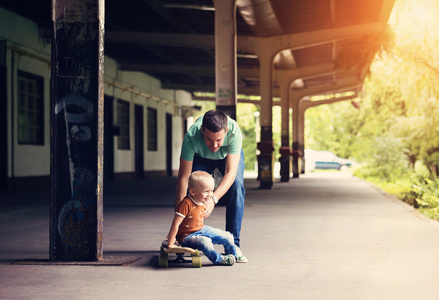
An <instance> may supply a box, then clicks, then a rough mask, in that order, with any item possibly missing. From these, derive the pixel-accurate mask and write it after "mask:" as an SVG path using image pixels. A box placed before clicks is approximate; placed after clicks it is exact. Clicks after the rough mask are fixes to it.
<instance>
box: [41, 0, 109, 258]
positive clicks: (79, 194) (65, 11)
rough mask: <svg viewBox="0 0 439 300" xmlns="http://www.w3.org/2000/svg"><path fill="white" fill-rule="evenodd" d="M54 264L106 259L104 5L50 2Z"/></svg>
mask: <svg viewBox="0 0 439 300" xmlns="http://www.w3.org/2000/svg"><path fill="white" fill-rule="evenodd" d="M52 1H53V2H52V10H53V11H52V16H53V19H52V21H53V38H52V112H51V119H52V131H51V180H52V190H51V206H50V260H52V261H99V260H102V259H103V251H102V234H103V227H102V226H103V224H102V223H103V212H102V195H103V185H102V181H103V172H102V171H103V170H102V168H103V128H104V126H103V116H104V114H103V108H104V90H103V79H104V78H103V76H104V0H52Z"/></svg>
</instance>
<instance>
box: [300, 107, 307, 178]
mask: <svg viewBox="0 0 439 300" xmlns="http://www.w3.org/2000/svg"><path fill="white" fill-rule="evenodd" d="M301 103H302V101H300V102H299V151H300V153H301V156H300V158H301V163H300V170H299V173H300V174H305V164H306V161H305V108H304V107H303V106H302V105H300V104H301Z"/></svg>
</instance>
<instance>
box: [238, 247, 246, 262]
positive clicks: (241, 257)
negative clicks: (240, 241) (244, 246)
mask: <svg viewBox="0 0 439 300" xmlns="http://www.w3.org/2000/svg"><path fill="white" fill-rule="evenodd" d="M236 262H237V263H246V262H248V259H247V257H245V256H244V255H242V251H241V249H239V247H236Z"/></svg>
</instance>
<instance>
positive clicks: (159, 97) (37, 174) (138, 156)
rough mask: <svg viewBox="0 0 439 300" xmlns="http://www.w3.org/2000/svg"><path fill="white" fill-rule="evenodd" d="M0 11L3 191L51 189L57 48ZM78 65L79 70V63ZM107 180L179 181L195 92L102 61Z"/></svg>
mask: <svg viewBox="0 0 439 300" xmlns="http://www.w3.org/2000/svg"><path fill="white" fill-rule="evenodd" d="M45 34H46V35H47V32H46V33H44V32H42V30H40V29H39V27H38V24H36V23H34V22H32V21H30V20H28V19H25V18H23V17H21V16H19V15H16V14H14V13H12V12H9V11H7V10H5V9H2V8H0V73H1V74H0V114H1V116H0V140H1V141H2V145H1V147H0V189H23V188H32V187H35V186H41V185H47V186H49V185H50V138H51V137H50V136H51V134H50V132H51V128H50V124H51V67H50V66H51V45H50V39H47V38H45V37H44V35H45ZM79 67H80V66H79ZM104 93H105V99H104V111H105V113H104V180H125V179H135V178H148V177H149V176H175V175H176V172H177V170H178V164H179V156H180V147H181V143H182V139H183V135H184V132H185V131H186V129H187V127H188V126H190V124H191V122H192V118H191V112H192V95H191V93H189V92H186V91H183V90H166V89H162V88H161V82H160V81H159V80H157V79H155V78H154V77H152V76H149V75H148V74H146V73H142V72H128V71H121V70H120V69H119V67H118V62H117V61H116V60H114V59H112V58H110V57H107V56H106V57H105V63H104Z"/></svg>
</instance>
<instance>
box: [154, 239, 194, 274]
mask: <svg viewBox="0 0 439 300" xmlns="http://www.w3.org/2000/svg"><path fill="white" fill-rule="evenodd" d="M170 253H175V254H176V255H177V258H176V259H174V260H169V254H170ZM185 253H188V254H190V256H191V257H192V267H194V268H201V255H200V251H198V250H197V249H192V248H188V247H174V248H168V241H166V240H165V241H163V243H162V245H161V246H160V257H159V266H160V267H165V268H167V267H168V265H169V263H170V262H172V263H189V262H191V261H190V260H186V259H185V258H184V255H185Z"/></svg>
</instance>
